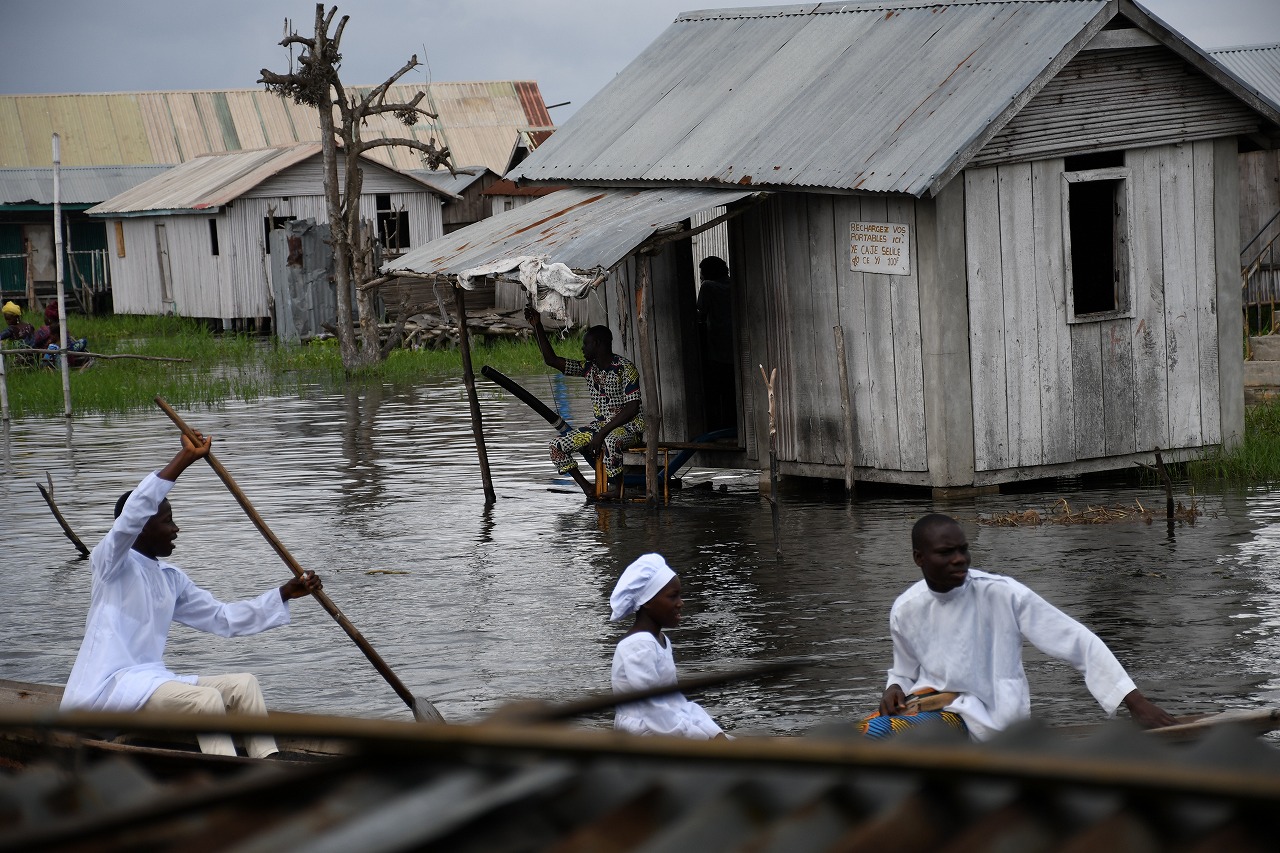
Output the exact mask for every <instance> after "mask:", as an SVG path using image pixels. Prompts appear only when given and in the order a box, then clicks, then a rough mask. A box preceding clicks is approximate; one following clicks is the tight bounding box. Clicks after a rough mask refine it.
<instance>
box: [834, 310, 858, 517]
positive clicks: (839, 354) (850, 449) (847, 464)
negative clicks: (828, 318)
mask: <svg viewBox="0 0 1280 853" xmlns="http://www.w3.org/2000/svg"><path fill="white" fill-rule="evenodd" d="M833 331H834V332H835V335H836V363H837V364H838V365H839V366H840V411H841V413H842V414H843V415H844V419H843V420H844V490H845V491H846V492H852V491H853V457H854V446H853V442H854V431H853V404H852V402H851V401H850V399H849V365H848V363H847V362H846V361H845V355H844V326H836V327H835V328H834V330H833Z"/></svg>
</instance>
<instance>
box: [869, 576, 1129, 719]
mask: <svg viewBox="0 0 1280 853" xmlns="http://www.w3.org/2000/svg"><path fill="white" fill-rule="evenodd" d="M889 629H890V632H891V633H892V635H893V667H892V669H890V670H889V681H888V684H889V685H893V684H896V685H898V686H899V687H901V688H902V690H903V691H904V692H906V693H910V692H911V691H912V690H915V689H917V688H926V687H931V688H933V689H935V690H938V691H943V692H952V691H954V692H956V693H959V694H961V695H960V698H959V699H957V700H956V701H955V702H953V703H952V704H951V705H949V706H947V710H950V711H954V712H956V713H958V714H960V716H962V717H963V718H964V721H965V724H966V725H967V726H968V727H969V733H970V734H971V735H972V736H973V737H974V739H976V740H986V739H988V738H990V737H991V736H992V735H994V734H995V733H996V732H999V731H1001V730H1002V729H1005V728H1007V727H1008V726H1009V725H1011V724H1012V723H1014V722H1016V721H1017V720H1020V719H1023V718H1025V717H1029V716H1031V690H1030V687H1029V686H1028V684H1027V675H1026V672H1025V671H1024V670H1023V666H1022V642H1023V640H1027V641H1028V642H1030V643H1031V644H1032V645H1034V646H1035V647H1036V648H1037V649H1039V650H1040V651H1042V652H1044V653H1045V654H1047V655H1051V656H1053V657H1055V658H1059V659H1060V660H1064V661H1066V662H1067V663H1069V664H1071V665H1072V666H1073V667H1075V668H1076V669H1077V670H1079V671H1080V672H1081V673H1082V674H1083V675H1084V679H1085V685H1086V686H1087V687H1088V688H1089V692H1090V693H1092V694H1093V697H1094V698H1095V699H1097V700H1098V704H1099V705H1101V706H1102V708H1103V710H1104V711H1106V712H1107V716H1113V715H1114V714H1115V712H1116V708H1118V707H1119V706H1120V703H1121V701H1122V700H1123V699H1124V697H1125V696H1126V695H1128V693H1129V692H1130V691H1131V690H1133V689H1134V684H1133V680H1132V679H1130V678H1129V676H1128V675H1127V674H1126V673H1125V671H1124V667H1122V666H1121V665H1120V662H1119V661H1118V660H1116V657H1115V655H1113V654H1112V653H1111V650H1110V649H1108V648H1107V646H1106V644H1105V643H1103V642H1102V640H1100V639H1098V637H1097V636H1095V635H1094V634H1093V633H1092V632H1090V631H1089V630H1088V629H1086V628H1085V627H1084V626H1083V625H1081V624H1080V623H1079V622H1077V621H1076V620H1074V619H1072V618H1071V617H1070V616H1068V615H1067V614H1065V613H1063V612H1062V611H1061V610H1059V609H1057V608H1056V607H1054V606H1053V605H1051V604H1049V603H1048V602H1047V601H1045V600H1044V599H1043V598H1041V597H1040V596H1038V595H1036V594H1035V593H1034V592H1032V591H1031V590H1030V589H1028V588H1027V587H1026V586H1024V585H1023V584H1021V583H1019V582H1018V581H1016V580H1014V579H1013V578H1009V577H1004V576H1002V575H993V574H989V573H988V572H983V571H979V570H977V569H970V570H969V576H968V578H966V579H965V582H964V583H963V584H962V585H960V586H958V587H956V588H955V589H953V590H951V591H949V592H934V591H933V590H931V589H929V586H928V584H926V583H925V582H924V581H923V580H921V581H920V582H918V583H916V584H915V585H914V586H912V587H911V588H910V589H908V590H907V591H906V592H904V593H903V594H902V595H900V596H899V597H898V600H897V601H896V602H894V604H893V609H892V610H891V611H890V613H889ZM887 686H888V685H886V687H887Z"/></svg>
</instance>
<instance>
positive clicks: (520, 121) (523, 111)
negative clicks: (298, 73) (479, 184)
mask: <svg viewBox="0 0 1280 853" xmlns="http://www.w3.org/2000/svg"><path fill="white" fill-rule="evenodd" d="M370 88H371V87H367V86H366V87H354V86H353V87H348V88H347V92H348V94H354V93H357V92H359V93H365V92H368V91H369V90H370ZM423 89H425V90H426V92H427V97H426V98H425V99H424V102H423V105H424V106H425V107H426V108H427V109H429V110H430V111H432V112H435V113H437V114H438V115H439V120H438V121H424V122H423V123H421V124H417V125H415V126H413V127H412V128H406V127H405V126H404V125H403V124H401V123H400V122H399V121H398V120H397V119H396V118H395V117H394V116H393V115H389V114H388V115H375V116H370V117H369V118H368V120H367V122H366V125H365V128H364V134H365V138H366V139H375V138H378V137H383V138H386V137H392V136H395V137H406V136H407V137H411V138H414V139H417V140H419V141H422V142H427V141H429V140H431V139H432V138H435V139H436V140H443V141H444V143H445V144H447V145H448V146H449V148H450V150H451V151H452V152H453V156H454V162H457V163H480V164H483V165H485V166H487V167H489V168H490V169H493V170H494V171H495V172H498V173H501V172H503V171H505V169H506V167H507V158H508V156H509V155H510V153H511V145H512V142H513V140H514V139H515V138H516V136H517V134H518V133H519V132H520V131H521V130H523V129H525V128H529V127H545V126H548V125H550V124H551V116H550V115H549V114H548V112H547V108H546V104H545V103H544V102H543V99H542V94H541V92H540V91H539V89H538V84H537V83H535V82H531V81H507V80H503V81H488V82H481V83H430V84H425V83H420V84H413V83H398V84H396V85H394V86H392V87H390V89H389V90H388V100H392V99H401V100H409V99H411V98H412V97H413V95H414V94H415V93H416V92H418V91H421V90H423ZM54 131H57V132H58V133H59V134H60V135H61V137H62V162H63V164H64V165H66V166H93V165H116V164H155V163H168V164H176V163H181V162H185V161H187V160H190V159H192V158H194V157H198V156H200V155H203V154H218V153H225V152H229V151H240V150H254V149H260V148H266V147H270V146H276V145H289V144H294V143H299V142H315V141H318V140H319V138H320V130H319V122H318V121H317V119H316V115H315V111H314V110H313V109H311V108H309V107H302V106H299V105H297V104H295V103H293V102H292V101H289V100H285V99H282V98H280V97H279V96H277V95H273V94H270V93H268V92H266V91H263V90H261V89H238V90H228V91H170V92H122V93H111V94H75V95H0V167H25V166H35V167H39V166H48V165H51V162H50V157H51V153H50V135H51V134H52V133H53V132H54ZM370 157H371V158H372V159H373V160H376V161H378V162H381V163H383V164H385V165H390V166H392V167H394V168H396V169H399V170H401V171H404V170H408V169H417V168H421V166H422V160H421V158H420V157H419V155H418V153H417V152H415V151H413V150H411V149H407V148H377V149H374V150H373V151H371V152H370Z"/></svg>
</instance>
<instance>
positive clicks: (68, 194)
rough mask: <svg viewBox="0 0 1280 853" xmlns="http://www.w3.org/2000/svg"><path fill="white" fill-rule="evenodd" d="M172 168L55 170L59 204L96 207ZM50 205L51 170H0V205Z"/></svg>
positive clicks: (101, 167)
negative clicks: (95, 205) (57, 171)
mask: <svg viewBox="0 0 1280 853" xmlns="http://www.w3.org/2000/svg"><path fill="white" fill-rule="evenodd" d="M171 168H173V167H172V166H78V167H72V168H65V167H64V168H62V169H60V170H59V175H58V184H59V187H58V189H59V193H60V195H61V196H62V198H61V199H60V200H61V202H62V203H63V204H97V203H98V202H100V201H104V200H106V199H109V198H111V197H112V196H115V195H119V194H120V193H122V192H125V191H126V190H130V189H133V188H134V187H136V186H137V185H138V184H140V183H142V182H143V181H146V180H149V179H151V178H154V177H155V176H156V175H160V174H163V173H164V172H167V171H168V170H169V169H171ZM5 204H53V167H49V168H47V169H0V205H5Z"/></svg>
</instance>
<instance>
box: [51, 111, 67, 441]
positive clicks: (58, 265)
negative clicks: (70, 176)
mask: <svg viewBox="0 0 1280 853" xmlns="http://www.w3.org/2000/svg"><path fill="white" fill-rule="evenodd" d="M61 166H62V140H61V139H59V137H58V134H56V133H55V134H54V135H53V259H54V264H53V265H54V270H55V271H56V272H55V277H56V278H57V280H58V349H60V350H61V353H60V357H59V359H58V360H59V361H60V362H61V367H62V407H63V416H64V417H68V418H69V417H71V357H70V356H69V355H67V343H68V340H67V338H68V335H67V296H66V293H64V292H63V282H62V279H63V278H64V276H65V274H64V273H63V262H62V183H61V177H60V170H61Z"/></svg>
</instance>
